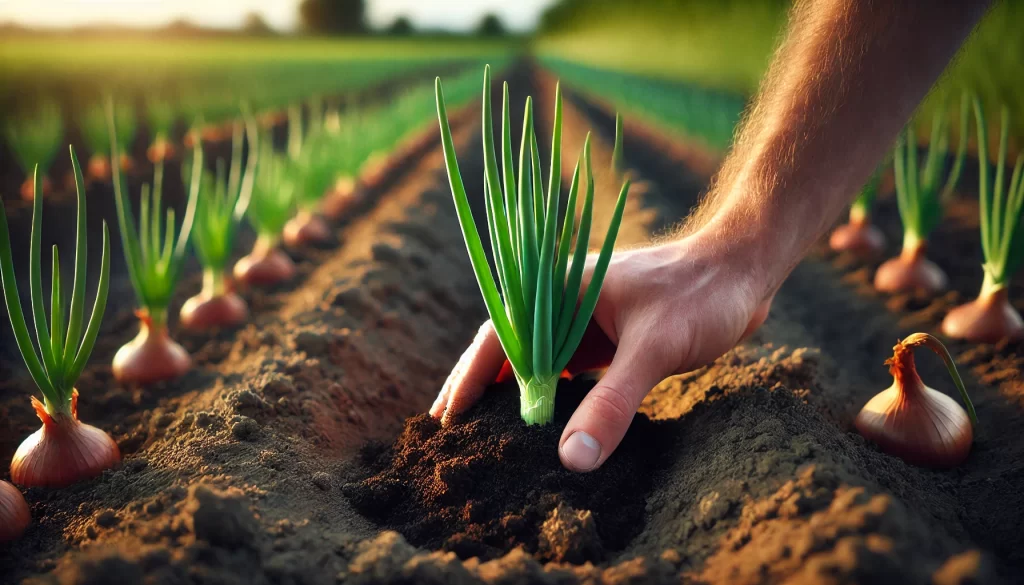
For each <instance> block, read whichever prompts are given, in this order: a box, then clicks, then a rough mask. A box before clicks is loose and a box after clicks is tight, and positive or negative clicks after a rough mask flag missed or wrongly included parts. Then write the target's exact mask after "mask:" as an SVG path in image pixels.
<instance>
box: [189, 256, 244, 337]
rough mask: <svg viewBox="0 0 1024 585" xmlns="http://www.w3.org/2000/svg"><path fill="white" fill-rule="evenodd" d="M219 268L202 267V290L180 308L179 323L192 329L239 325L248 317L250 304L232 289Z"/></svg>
mask: <svg viewBox="0 0 1024 585" xmlns="http://www.w3.org/2000/svg"><path fill="white" fill-rule="evenodd" d="M225 280H226V279H225V277H224V275H223V274H221V273H220V272H219V271H218V270H215V269H204V271H203V290H201V291H199V294H197V295H195V296H194V297H191V298H189V299H188V300H187V301H185V304H184V305H182V307H181V314H180V317H181V325H182V327H185V328H186V329H191V330H193V331H206V330H209V329H216V328H218V327H230V326H232V325H238V324H239V323H242V322H243V321H245V320H246V318H248V317H249V307H248V305H246V304H245V300H243V299H242V297H240V296H238V295H237V294H235V292H234V291H233V290H231V286H230V284H229V283H227V282H225Z"/></svg>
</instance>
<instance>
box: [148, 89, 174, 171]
mask: <svg viewBox="0 0 1024 585" xmlns="http://www.w3.org/2000/svg"><path fill="white" fill-rule="evenodd" d="M174 117H175V112H174V106H173V105H171V102H169V101H167V100H165V99H163V98H161V97H159V96H156V95H151V96H150V97H149V99H147V100H146V119H147V121H148V122H149V131H150V132H151V133H152V135H153V140H152V142H151V143H150V145H149V148H147V149H146V158H148V159H149V161H150V162H152V163H157V162H160V161H162V160H166V159H168V158H170V157H172V156H174V145H172V144H171V141H170V136H171V127H172V126H173V125H174Z"/></svg>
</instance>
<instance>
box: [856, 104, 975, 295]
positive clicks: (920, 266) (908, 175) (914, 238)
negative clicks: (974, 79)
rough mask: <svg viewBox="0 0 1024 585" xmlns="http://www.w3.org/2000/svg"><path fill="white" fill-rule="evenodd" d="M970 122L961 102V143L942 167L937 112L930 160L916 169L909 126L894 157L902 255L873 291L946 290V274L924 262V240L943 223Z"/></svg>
mask: <svg viewBox="0 0 1024 585" xmlns="http://www.w3.org/2000/svg"><path fill="white" fill-rule="evenodd" d="M969 122H970V101H969V100H968V99H967V97H966V96H964V97H963V99H962V100H961V102H960V136H959V138H960V143H959V145H958V146H957V151H956V155H955V156H954V158H953V163H952V165H951V166H950V167H949V169H948V172H946V171H947V169H946V167H947V163H946V158H947V155H948V153H949V128H948V125H949V122H948V116H947V115H946V113H945V112H943V111H939V112H937V113H936V114H935V116H934V118H933V121H932V130H931V137H930V142H929V146H928V154H927V156H926V158H925V160H924V166H923V167H921V168H919V167H918V154H917V139H916V135H915V133H914V130H913V128H912V126H908V127H907V128H906V129H905V130H904V131H903V132H902V133H901V134H900V137H899V139H898V140H897V142H896V148H895V150H894V151H893V172H894V174H895V177H896V201H897V204H898V206H899V211H900V219H901V220H902V221H903V250H902V251H901V252H900V255H899V256H898V257H896V258H893V259H891V260H888V261H886V262H885V263H883V264H882V265H881V266H880V267H879V268H878V272H877V273H876V274H875V288H876V289H878V290H880V291H885V292H900V291H912V290H923V291H926V292H930V293H934V292H938V291H940V290H942V289H944V288H945V287H946V281H947V278H946V274H945V273H944V272H943V271H942V269H940V268H939V267H938V266H936V265H935V263H933V262H931V261H930V260H928V259H927V258H926V257H925V248H926V247H927V242H928V236H929V235H931V233H932V231H934V230H935V228H936V227H938V225H939V223H940V222H941V221H942V214H943V202H944V201H946V200H947V199H949V197H950V196H951V195H952V193H953V190H954V189H955V188H956V184H957V181H958V180H959V179H960V171H961V169H962V168H963V164H964V158H965V157H966V154H967V139H968V135H967V132H968V129H969Z"/></svg>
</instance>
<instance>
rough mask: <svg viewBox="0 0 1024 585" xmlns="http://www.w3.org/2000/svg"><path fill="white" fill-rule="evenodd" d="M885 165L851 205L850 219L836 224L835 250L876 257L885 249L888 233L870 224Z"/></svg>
mask: <svg viewBox="0 0 1024 585" xmlns="http://www.w3.org/2000/svg"><path fill="white" fill-rule="evenodd" d="M884 168H885V164H884V163H883V164H882V165H880V166H879V167H878V168H877V169H876V170H875V172H874V173H872V174H871V177H870V178H868V181H867V183H865V184H864V187H862V188H861V190H860V193H858V194H857V198H856V199H854V200H853V204H852V205H850V219H849V221H848V222H847V223H845V224H844V225H841V226H839V227H837V228H836V229H835V231H833V232H832V235H831V236H830V237H829V240H828V243H829V246H830V247H831V248H832V249H833V250H835V251H836V252H850V253H852V254H854V255H855V256H860V257H863V258H873V257H875V256H879V255H881V254H882V252H884V251H885V235H884V234H882V230H880V229H878V227H876V226H875V225H874V224H872V223H871V207H872V206H873V205H874V204H875V198H876V197H877V196H878V189H879V186H880V185H881V183H882V171H883V170H884Z"/></svg>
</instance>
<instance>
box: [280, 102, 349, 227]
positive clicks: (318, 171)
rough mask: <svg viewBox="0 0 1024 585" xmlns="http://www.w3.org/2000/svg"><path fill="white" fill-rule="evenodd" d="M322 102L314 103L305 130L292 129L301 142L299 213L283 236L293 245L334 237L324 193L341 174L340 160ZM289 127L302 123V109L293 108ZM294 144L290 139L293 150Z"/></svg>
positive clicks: (297, 170) (296, 160)
mask: <svg viewBox="0 0 1024 585" xmlns="http://www.w3.org/2000/svg"><path fill="white" fill-rule="evenodd" d="M322 109H323V108H322V103H321V102H320V101H319V100H314V101H313V102H312V103H311V104H310V112H311V113H310V120H309V126H308V129H307V130H306V132H305V133H302V132H294V133H290V134H289V137H291V136H295V137H297V138H296V140H298V141H301V144H297V145H296V146H294V152H295V155H294V158H293V171H294V173H295V186H296V206H297V208H298V213H296V214H295V216H294V217H292V218H291V219H290V220H288V223H287V224H285V227H284V232H283V237H284V242H285V244H287V245H289V246H304V245H309V244H322V243H324V242H326V241H329V240H330V238H331V230H330V228H329V227H328V226H327V222H325V221H324V219H323V217H321V216H320V209H321V206H322V204H323V200H324V196H325V195H326V194H327V190H328V189H329V188H330V186H331V183H332V182H333V181H334V178H335V175H336V174H337V172H338V171H337V162H336V160H335V154H336V153H335V152H334V148H332V146H333V144H332V140H331V138H332V137H331V136H330V134H328V133H327V131H326V130H325V129H324V123H323V114H322ZM288 124H289V127H291V126H292V125H297V126H298V127H300V128H301V126H302V111H301V109H299V108H298V107H292V108H290V109H289V122H288ZM291 148H292V144H291V143H289V149H290V150H291Z"/></svg>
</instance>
